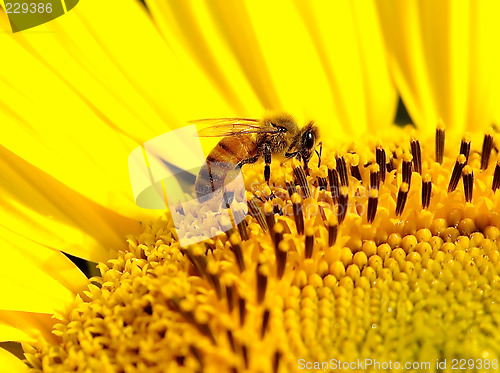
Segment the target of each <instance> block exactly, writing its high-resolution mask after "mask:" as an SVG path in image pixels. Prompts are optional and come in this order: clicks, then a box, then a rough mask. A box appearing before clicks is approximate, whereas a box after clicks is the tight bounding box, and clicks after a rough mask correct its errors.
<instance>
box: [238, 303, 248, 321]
mask: <svg viewBox="0 0 500 373" xmlns="http://www.w3.org/2000/svg"><path fill="white" fill-rule="evenodd" d="M246 304H247V302H246V300H245V298H241V297H240V298H239V299H238V314H239V316H240V325H241V326H243V325H245V316H246V314H247V310H246Z"/></svg>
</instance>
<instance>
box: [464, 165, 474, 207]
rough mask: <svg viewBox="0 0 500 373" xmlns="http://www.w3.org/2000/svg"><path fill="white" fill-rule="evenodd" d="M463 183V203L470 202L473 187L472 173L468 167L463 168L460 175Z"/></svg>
mask: <svg viewBox="0 0 500 373" xmlns="http://www.w3.org/2000/svg"><path fill="white" fill-rule="evenodd" d="M462 174H463V175H462V181H463V183H464V194H465V202H470V201H472V187H473V186H474V172H472V168H471V167H470V166H465V167H464V170H463V173H462Z"/></svg>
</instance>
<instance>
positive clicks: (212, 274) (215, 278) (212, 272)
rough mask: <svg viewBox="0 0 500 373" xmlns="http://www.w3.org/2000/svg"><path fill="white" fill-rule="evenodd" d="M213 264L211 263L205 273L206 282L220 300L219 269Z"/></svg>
mask: <svg viewBox="0 0 500 373" xmlns="http://www.w3.org/2000/svg"><path fill="white" fill-rule="evenodd" d="M214 264H216V263H215V262H212V263H211V265H208V266H207V273H208V277H207V278H208V281H209V282H210V283H211V284H212V286H213V287H214V289H215V293H216V294H217V296H218V297H219V299H222V287H221V285H220V281H219V273H218V272H219V267H218V266H217V265H214Z"/></svg>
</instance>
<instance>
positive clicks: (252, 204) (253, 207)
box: [248, 198, 268, 232]
mask: <svg viewBox="0 0 500 373" xmlns="http://www.w3.org/2000/svg"><path fill="white" fill-rule="evenodd" d="M256 200H257V199H256V198H252V199H251V200H249V201H248V212H249V215H250V216H253V217H254V218H255V220H257V223H259V225H260V226H261V227H262V230H263V231H264V232H265V231H267V229H268V228H267V223H266V219H265V217H264V214H263V213H262V210H261V209H260V207H259V205H258V204H257V202H256Z"/></svg>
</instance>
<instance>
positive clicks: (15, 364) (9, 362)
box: [0, 348, 29, 373]
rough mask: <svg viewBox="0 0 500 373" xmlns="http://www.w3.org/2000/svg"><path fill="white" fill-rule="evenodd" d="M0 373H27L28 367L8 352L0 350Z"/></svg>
mask: <svg viewBox="0 0 500 373" xmlns="http://www.w3.org/2000/svg"><path fill="white" fill-rule="evenodd" d="M0 367H1V368H0V372H5V373H7V372H8V373H10V372H16V373H25V372H29V369H28V366H27V365H26V364H24V363H23V362H22V361H21V360H19V359H18V358H17V357H15V356H14V355H12V354H11V353H10V352H8V351H6V350H4V349H3V348H0Z"/></svg>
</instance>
